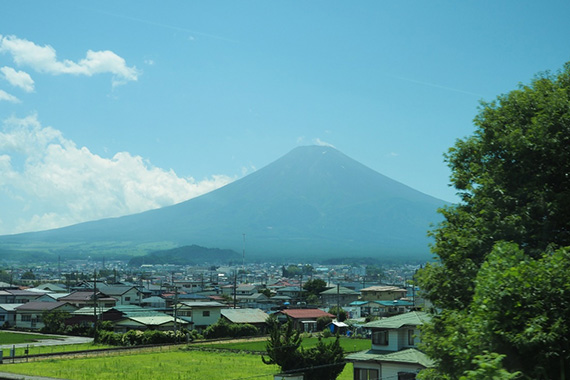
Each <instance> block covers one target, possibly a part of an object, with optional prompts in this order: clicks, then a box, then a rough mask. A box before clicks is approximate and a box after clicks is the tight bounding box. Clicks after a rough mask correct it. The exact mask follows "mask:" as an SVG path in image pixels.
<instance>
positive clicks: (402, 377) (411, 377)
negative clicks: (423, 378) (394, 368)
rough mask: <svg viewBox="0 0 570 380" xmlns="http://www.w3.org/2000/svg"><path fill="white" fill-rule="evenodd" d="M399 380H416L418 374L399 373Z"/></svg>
mask: <svg viewBox="0 0 570 380" xmlns="http://www.w3.org/2000/svg"><path fill="white" fill-rule="evenodd" d="M398 380H416V374H415V373H413V372H398Z"/></svg>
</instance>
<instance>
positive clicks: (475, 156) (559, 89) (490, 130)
mask: <svg viewBox="0 0 570 380" xmlns="http://www.w3.org/2000/svg"><path fill="white" fill-rule="evenodd" d="M474 124H475V126H476V130H475V132H474V134H473V135H472V136H470V137H468V138H465V139H461V140H458V141H457V142H456V144H455V146H454V147H452V148H451V149H450V150H449V152H448V154H447V155H446V156H445V157H446V161H447V163H448V164H449V166H450V168H451V170H452V176H451V182H452V184H453V186H454V187H455V188H456V189H457V191H458V195H459V196H460V198H461V202H460V203H459V204H457V205H453V206H449V207H446V208H444V209H442V210H440V212H441V213H442V214H443V216H444V221H443V222H442V223H441V224H440V225H439V226H438V227H436V228H435V229H434V230H433V231H432V232H431V234H432V236H433V237H434V239H435V244H434V245H433V247H432V251H433V252H434V254H435V255H436V257H437V259H438V261H437V262H436V263H435V264H430V265H427V266H426V268H424V269H423V270H422V271H420V274H419V280H420V285H421V287H422V288H423V290H424V292H425V296H426V297H427V298H428V299H430V300H431V301H432V302H433V304H434V306H435V307H436V308H438V309H441V310H444V311H443V312H442V313H440V314H439V315H437V316H436V317H435V318H434V319H433V320H432V322H431V323H429V324H427V325H426V326H425V328H424V332H425V333H424V336H423V341H424V342H425V349H426V351H428V353H429V354H430V356H432V357H433V358H434V359H435V360H436V364H437V365H436V372H437V373H438V374H439V376H440V378H445V377H444V376H449V377H450V378H459V377H460V376H467V377H466V378H470V377H468V374H469V373H474V372H472V371H477V368H478V367H477V366H478V365H479V364H480V363H483V361H479V364H477V362H476V360H475V358H476V357H477V355H479V358H480V359H481V358H483V357H482V356H480V355H483V353H484V352H485V351H487V352H488V355H491V356H487V357H485V358H486V359H485V358H483V359H485V360H490V361H491V362H493V363H496V359H497V358H498V357H499V356H500V357H501V363H503V364H502V365H504V367H505V371H521V375H522V376H523V377H527V378H533V379H541V378H543V379H547V378H548V379H559V378H563V376H564V375H563V374H562V373H563V372H564V371H566V372H568V369H567V368H566V369H564V366H563V364H564V363H568V362H570V358H569V357H568V355H569V354H568V352H569V350H568V348H567V344H568V343H567V341H565V340H564V339H563V337H564V336H565V335H564V334H567V329H566V328H565V327H564V326H566V325H568V324H569V320H568V319H569V317H568V315H569V314H568V313H567V311H568V310H567V309H568V303H569V300H568V299H567V297H568V285H567V284H565V280H564V279H566V278H568V276H569V275H570V272H569V271H568V269H569V268H568V266H565V265H561V264H562V262H563V260H564V259H562V257H565V256H567V254H566V253H565V252H566V251H564V250H557V249H558V248H561V247H566V246H569V245H570V63H568V64H566V65H565V67H564V70H562V71H561V72H560V73H558V74H557V75H550V74H543V75H541V76H538V77H537V78H535V79H534V80H533V81H532V82H531V84H530V85H527V86H520V88H519V89H517V90H514V91H511V92H510V93H508V94H506V95H502V96H499V97H498V98H497V99H496V100H495V101H492V102H489V103H482V104H481V108H480V112H479V114H478V115H477V116H476V118H475V120H474ZM500 242H511V243H513V244H514V245H512V244H507V245H503V244H499V243H500ZM567 259H568V258H567V257H566V260H567ZM554 262H556V263H557V264H556V265H558V267H556V266H555V265H554ZM544 268H548V270H549V271H550V272H548V271H546V269H544ZM549 273H550V274H549ZM553 274H555V275H556V276H557V278H556V279H555V278H554V275H553ZM549 278H551V279H549ZM559 310H566V312H565V314H563V313H561V312H559ZM558 347H561V348H558ZM495 354H497V355H499V356H493V355H495ZM503 356H504V358H503ZM483 359H481V360H483ZM487 364H488V363H487ZM469 371H471V372H469ZM473 376H474V375H473ZM472 378H473V377H472Z"/></svg>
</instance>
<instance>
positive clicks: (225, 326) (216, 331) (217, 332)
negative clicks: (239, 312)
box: [204, 318, 259, 339]
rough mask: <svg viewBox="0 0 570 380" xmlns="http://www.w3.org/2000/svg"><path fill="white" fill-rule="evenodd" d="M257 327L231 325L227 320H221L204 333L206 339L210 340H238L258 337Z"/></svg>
mask: <svg viewBox="0 0 570 380" xmlns="http://www.w3.org/2000/svg"><path fill="white" fill-rule="evenodd" d="M258 334H259V330H258V329H257V327H255V326H253V325H250V324H236V323H229V322H228V321H227V320H226V319H224V318H220V319H219V320H218V322H216V323H214V324H213V325H211V326H208V328H207V329H206V330H205V331H204V337H206V338H208V339H216V338H238V337H244V336H254V335H258Z"/></svg>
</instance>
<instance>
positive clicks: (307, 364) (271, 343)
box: [261, 317, 345, 380]
mask: <svg viewBox="0 0 570 380" xmlns="http://www.w3.org/2000/svg"><path fill="white" fill-rule="evenodd" d="M268 324H269V340H268V341H267V345H266V351H267V356H268V357H267V358H266V357H265V356H262V357H261V360H262V361H263V362H264V363H265V364H277V365H278V366H279V367H281V372H287V373H296V372H301V373H304V375H305V376H304V378H305V380H334V379H336V378H337V377H338V375H339V374H340V373H341V372H342V370H343V369H344V365H345V363H344V350H343V348H342V347H341V346H340V342H339V337H338V336H337V337H336V339H335V340H334V341H331V342H329V343H327V342H324V341H323V340H322V339H320V338H319V341H318V342H317V345H316V346H315V347H312V348H309V349H303V348H301V343H302V338H301V336H300V334H299V332H298V331H296V330H295V329H294V328H293V323H292V322H291V321H288V322H287V323H285V324H284V325H283V326H281V325H280V324H279V321H277V319H276V318H275V317H270V319H269V321H268Z"/></svg>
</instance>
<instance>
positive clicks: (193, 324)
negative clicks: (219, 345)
mask: <svg viewBox="0 0 570 380" xmlns="http://www.w3.org/2000/svg"><path fill="white" fill-rule="evenodd" d="M226 307H227V306H226V305H224V304H223V303H219V302H215V301H197V302H180V303H179V304H178V305H177V306H176V316H177V317H178V318H180V319H183V320H184V321H186V322H188V323H189V325H190V327H189V328H190V329H192V330H198V331H202V330H204V329H206V328H207V327H208V326H210V325H213V324H214V323H216V322H217V321H218V319H220V317H221V315H222V314H221V310H222V309H223V308H226Z"/></svg>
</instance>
